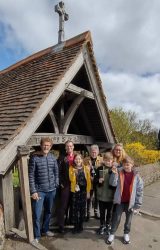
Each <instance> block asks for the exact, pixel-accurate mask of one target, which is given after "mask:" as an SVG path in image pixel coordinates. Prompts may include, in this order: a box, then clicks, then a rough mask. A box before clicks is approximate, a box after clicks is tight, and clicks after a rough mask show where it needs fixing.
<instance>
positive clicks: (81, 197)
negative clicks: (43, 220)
mask: <svg viewBox="0 0 160 250" xmlns="http://www.w3.org/2000/svg"><path fill="white" fill-rule="evenodd" d="M69 179H70V182H71V192H72V216H73V218H72V219H73V224H74V228H73V233H79V232H81V231H83V222H84V218H85V212H86V200H87V198H89V195H90V190H91V177H90V171H89V168H88V167H87V166H85V165H84V164H83V158H82V155H81V154H76V155H75V158H74V165H73V166H70V168H69Z"/></svg>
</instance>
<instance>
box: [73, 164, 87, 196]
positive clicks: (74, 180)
mask: <svg viewBox="0 0 160 250" xmlns="http://www.w3.org/2000/svg"><path fill="white" fill-rule="evenodd" d="M83 170H84V175H85V178H86V181H87V188H86V191H87V193H89V192H90V190H91V177H90V171H89V168H88V167H87V166H85V165H83ZM69 179H70V182H71V192H73V193H75V187H76V174H75V171H74V167H73V166H70V167H69Z"/></svg>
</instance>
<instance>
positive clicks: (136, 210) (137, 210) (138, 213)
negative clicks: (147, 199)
mask: <svg viewBox="0 0 160 250" xmlns="http://www.w3.org/2000/svg"><path fill="white" fill-rule="evenodd" d="M139 211H140V209H135V208H132V212H133V214H135V215H141V214H140V212H139Z"/></svg>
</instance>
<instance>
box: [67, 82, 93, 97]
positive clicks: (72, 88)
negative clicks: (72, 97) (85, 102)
mask: <svg viewBox="0 0 160 250" xmlns="http://www.w3.org/2000/svg"><path fill="white" fill-rule="evenodd" d="M66 90H68V91H70V92H72V93H75V94H77V95H79V94H80V93H81V92H82V91H83V92H84V96H85V97H87V98H89V99H92V100H94V95H93V93H92V92H91V91H88V90H86V89H83V88H80V87H77V86H76V85H74V84H72V83H70V84H69V85H68V86H67V88H66Z"/></svg>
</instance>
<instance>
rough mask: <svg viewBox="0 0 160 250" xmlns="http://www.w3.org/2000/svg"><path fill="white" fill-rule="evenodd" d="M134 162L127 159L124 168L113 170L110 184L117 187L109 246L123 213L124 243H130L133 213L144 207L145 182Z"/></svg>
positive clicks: (123, 164)
mask: <svg viewBox="0 0 160 250" xmlns="http://www.w3.org/2000/svg"><path fill="white" fill-rule="evenodd" d="M133 166H134V161H133V160H132V159H131V158H130V157H128V156H127V157H126V158H125V159H124V160H123V162H122V168H121V169H120V170H119V171H118V170H117V168H116V167H113V168H112V174H111V177H110V184H111V185H112V186H117V187H116V191H115V195H114V201H113V202H114V204H115V210H114V213H113V218H112V225H111V231H110V235H109V238H108V240H107V244H111V243H112V242H113V241H114V234H115V232H116V230H117V228H118V226H119V223H120V220H121V216H122V213H123V212H125V214H126V219H125V224H124V236H123V238H124V243H125V244H129V243H130V237H129V232H130V228H131V221H132V215H133V213H137V212H138V211H139V209H140V207H141V205H142V196H143V181H142V179H141V177H140V176H139V174H138V173H137V172H136V171H135V170H133Z"/></svg>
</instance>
